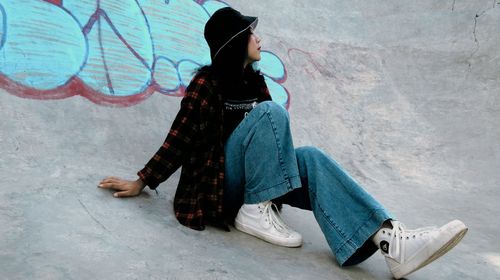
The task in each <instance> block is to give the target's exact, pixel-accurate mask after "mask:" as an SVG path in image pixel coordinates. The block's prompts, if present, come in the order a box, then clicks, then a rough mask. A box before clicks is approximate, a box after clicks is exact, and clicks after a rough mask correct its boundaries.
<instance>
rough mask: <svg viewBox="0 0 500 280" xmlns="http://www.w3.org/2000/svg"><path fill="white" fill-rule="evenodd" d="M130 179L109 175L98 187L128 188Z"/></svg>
mask: <svg viewBox="0 0 500 280" xmlns="http://www.w3.org/2000/svg"><path fill="white" fill-rule="evenodd" d="M127 183H128V181H126V180H123V179H119V178H116V177H113V178H112V177H108V178H106V179H104V180H102V181H101V182H100V183H99V185H98V187H100V188H103V189H115V190H127V189H128V188H127V185H128V184H127Z"/></svg>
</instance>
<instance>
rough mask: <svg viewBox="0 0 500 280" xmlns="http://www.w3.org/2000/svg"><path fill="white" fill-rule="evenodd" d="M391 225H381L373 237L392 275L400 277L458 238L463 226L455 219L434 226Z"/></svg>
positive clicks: (426, 263)
mask: <svg viewBox="0 0 500 280" xmlns="http://www.w3.org/2000/svg"><path fill="white" fill-rule="evenodd" d="M391 223H392V226H393V228H392V229H391V228H382V229H380V230H379V231H378V232H377V233H376V234H375V236H374V237H373V241H374V242H375V244H376V245H377V246H378V247H379V248H380V250H381V251H382V254H383V255H384V256H385V261H386V263H387V265H388V266H389V269H390V270H391V273H392V275H393V276H394V278H396V279H399V278H402V277H404V276H406V275H408V274H410V273H412V272H414V271H415V270H417V269H420V268H422V267H424V266H426V265H428V264H429V263H431V262H433V261H434V260H436V259H437V258H439V257H441V256H442V255H444V254H445V253H446V252H448V251H449V250H450V249H451V248H453V247H455V245H457V244H458V242H460V240H462V238H463V237H464V235H465V233H466V232H467V227H466V226H465V224H464V223H462V222H461V221H459V220H454V221H451V222H449V223H447V224H446V225H444V226H442V227H440V228H436V227H429V228H419V229H415V230H407V229H405V227H404V225H403V224H402V223H400V222H398V221H391Z"/></svg>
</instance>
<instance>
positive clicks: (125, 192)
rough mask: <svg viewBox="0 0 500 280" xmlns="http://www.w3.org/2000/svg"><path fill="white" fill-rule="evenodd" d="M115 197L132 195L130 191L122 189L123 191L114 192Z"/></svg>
mask: <svg viewBox="0 0 500 280" xmlns="http://www.w3.org/2000/svg"><path fill="white" fill-rule="evenodd" d="M113 196H114V197H126V196H130V191H121V192H115V193H114V194H113Z"/></svg>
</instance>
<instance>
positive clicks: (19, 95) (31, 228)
mask: <svg viewBox="0 0 500 280" xmlns="http://www.w3.org/2000/svg"><path fill="white" fill-rule="evenodd" d="M52 2H53V3H48V2H43V1H6V0H0V7H1V9H0V11H1V16H2V19H3V21H0V22H2V29H0V30H3V31H1V32H2V41H1V44H0V53H1V55H0V87H1V88H3V90H0V119H1V120H2V121H1V122H0V151H1V156H0V178H2V179H0V225H1V226H0V274H1V275H4V276H5V275H6V276H7V278H10V279H30V278H31V279H54V278H55V279H72V278H74V279H86V278H104V279H124V278H125V279H129V278H140V279H143V278H151V279H164V278H169V279H196V278H200V275H204V276H203V278H207V279H248V278H249V277H250V276H253V277H261V278H265V279H388V278H389V277H390V275H389V273H388V271H387V270H386V268H385V263H384V260H383V258H382V257H381V256H380V255H378V256H375V257H373V258H371V259H370V260H368V261H367V262H365V263H363V264H361V265H360V266H357V267H354V268H349V269H341V268H339V267H338V266H337V265H336V263H335V261H334V257H333V255H332V253H331V252H330V251H329V249H328V247H327V245H326V243H325V241H324V239H323V237H322V235H321V232H320V230H319V228H318V227H317V225H316V224H315V221H314V218H313V216H312V215H311V213H307V212H303V211H299V210H297V209H293V208H289V207H287V208H285V211H284V215H285V218H286V219H287V221H289V223H290V224H291V225H292V226H293V227H294V228H295V229H297V230H298V231H300V232H301V233H302V234H303V236H304V239H305V244H304V246H303V247H302V248H300V249H292V250H290V249H283V248H277V247H275V246H271V245H269V244H266V243H263V242H261V241H259V240H256V239H253V238H251V237H248V236H247V235H244V234H241V233H239V232H236V231H234V230H233V231H232V232H230V233H222V232H220V231H219V230H216V229H212V228H209V229H208V230H206V231H204V232H194V231H192V230H189V229H186V228H184V227H182V226H180V225H179V224H178V223H177V221H176V220H175V218H174V217H173V214H172V209H171V207H172V198H173V193H174V190H175V186H176V184H177V179H178V174H175V176H174V177H173V178H172V179H170V180H168V181H167V182H165V183H164V184H162V186H161V187H160V194H159V196H157V195H156V194H154V193H151V192H146V193H144V194H143V195H141V196H140V197H137V198H134V199H125V200H118V199H113V198H112V196H111V194H110V193H109V192H106V191H103V190H98V189H96V188H95V185H96V184H97V182H98V181H99V180H100V179H101V178H103V177H104V176H107V175H117V176H123V177H126V178H130V179H133V178H134V174H135V172H136V171H137V170H138V169H140V168H141V167H142V166H143V164H144V163H145V162H146V161H147V160H148V159H149V157H150V156H151V155H152V154H153V153H154V152H155V151H156V149H157V147H158V146H159V145H161V143H162V141H163V139H164V137H165V134H166V132H167V130H168V128H169V127H170V124H171V122H172V120H173V118H174V117H175V113H176V111H177V109H178V104H179V101H180V98H179V97H178V95H180V94H181V93H182V88H183V86H185V81H187V78H185V79H184V78H183V77H184V76H183V75H184V74H183V73H187V72H184V71H183V70H182V69H184V68H183V65H188V66H186V69H189V68H190V67H191V66H194V64H196V65H198V64H200V65H201V64H202V63H203V59H205V58H206V57H205V56H206V54H204V52H201V51H200V49H203V48H204V47H203V46H202V45H203V44H204V43H203V41H200V38H199V36H198V35H196V34H199V32H200V27H201V26H202V23H203V21H204V20H205V19H207V18H208V14H209V12H208V11H209V10H207V9H205V8H206V5H207V4H206V3H212V4H214V5H215V4H217V5H218V4H219V3H215V2H212V1H207V2H206V3H196V2H193V1H68V0H63V1H52ZM117 3H119V4H117ZM227 4H228V5H231V6H233V7H235V8H236V9H239V10H240V11H242V12H243V13H244V14H248V15H257V16H259V27H258V29H257V33H258V34H259V35H260V36H261V37H262V39H263V41H262V44H263V46H264V47H263V48H264V49H265V50H267V54H268V55H269V60H268V63H267V64H266V63H265V61H264V62H263V63H262V65H261V67H263V70H265V73H266V75H267V78H268V81H269V83H270V84H271V87H273V88H275V89H274V93H275V95H276V96H281V97H280V98H281V99H280V100H281V103H282V104H288V105H289V111H290V114H291V121H292V131H293V133H294V136H295V138H294V140H295V143H296V145H297V146H302V145H315V146H319V147H320V148H322V149H323V150H325V151H326V152H328V153H329V154H331V155H332V156H333V157H334V158H336V159H337V160H338V161H339V162H340V163H341V164H342V165H343V166H344V167H345V168H346V169H347V170H348V171H349V172H350V173H351V174H352V175H353V176H354V177H355V178H356V179H357V180H358V181H359V182H360V183H361V184H362V185H363V186H365V188H366V189H367V190H368V191H369V192H370V193H372V194H373V195H374V196H375V197H376V198H377V199H379V200H380V201H381V202H382V203H384V204H385V205H386V206H387V208H388V209H390V210H391V211H392V212H393V213H395V214H396V216H398V217H399V219H400V220H401V221H402V222H404V223H405V224H407V225H408V226H409V227H418V226H428V225H432V224H442V223H445V222H446V221H448V220H450V219H454V218H459V219H461V220H463V221H464V222H465V223H466V224H467V225H468V226H469V227H470V231H469V233H468V235H467V236H466V237H465V239H464V240H463V242H462V243H461V244H459V245H458V246H457V247H456V248H455V249H454V250H453V251H451V252H450V253H449V254H448V255H446V256H444V257H443V258H442V259H440V260H439V261H437V262H436V263H435V264H432V265H430V266H429V267H427V268H424V269H423V270H421V271H419V272H417V273H415V274H414V275H412V277H410V278H411V279H496V278H499V277H500V243H499V242H498V240H497V236H499V235H500V228H499V227H498V225H497V222H496V221H497V220H498V216H500V208H499V207H498V206H497V205H498V200H499V198H500V191H499V189H498V185H499V183H500V173H499V172H498V170H500V144H499V142H500V141H499V140H500V128H499V126H498V124H497V123H498V121H499V120H500V95H499V92H500V70H499V69H500V67H499V66H500V50H499V48H498V46H499V45H500V37H499V36H498V35H497V34H498V26H500V5H499V3H498V2H497V1H491V0H478V1H465V0H464V1H460V0H454V1H451V0H450V1H437V0H435V1H431V0H424V1H357V0H349V1H346V0H319V1H288V0H277V1H236V0H235V1H227ZM207 12H208V13H207ZM92 15H94V16H95V17H92ZM186 15H188V16H186ZM178 21H180V22H178ZM186 22H188V23H190V24H191V23H192V24H193V29H194V30H191V25H185V23H186ZM118 34H122V35H121V36H118ZM176 39H179V41H175V40H176ZM156 40H158V41H156ZM184 41H186V43H185V44H183V43H181V42H184ZM125 42H126V43H125ZM204 50H205V52H206V47H205V49H204ZM104 60H105V61H106V63H104ZM155 62H156V63H155ZM108 63H109V64H108ZM185 63H186V64H185ZM123 65H127V67H126V68H125V67H123ZM189 65H191V66H189ZM266 65H267V66H266ZM266 67H267V68H266ZM186 77H187V74H186ZM172 95H173V96H172Z"/></svg>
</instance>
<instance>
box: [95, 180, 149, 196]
mask: <svg viewBox="0 0 500 280" xmlns="http://www.w3.org/2000/svg"><path fill="white" fill-rule="evenodd" d="M98 187H99V188H102V189H112V190H116V191H117V192H115V193H114V194H113V196H114V197H127V196H136V195H139V194H140V193H141V190H142V188H141V186H139V185H137V183H136V182H134V181H127V180H123V179H120V178H118V177H107V178H105V179H103V180H102V181H101V182H100V183H99V185H98Z"/></svg>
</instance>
